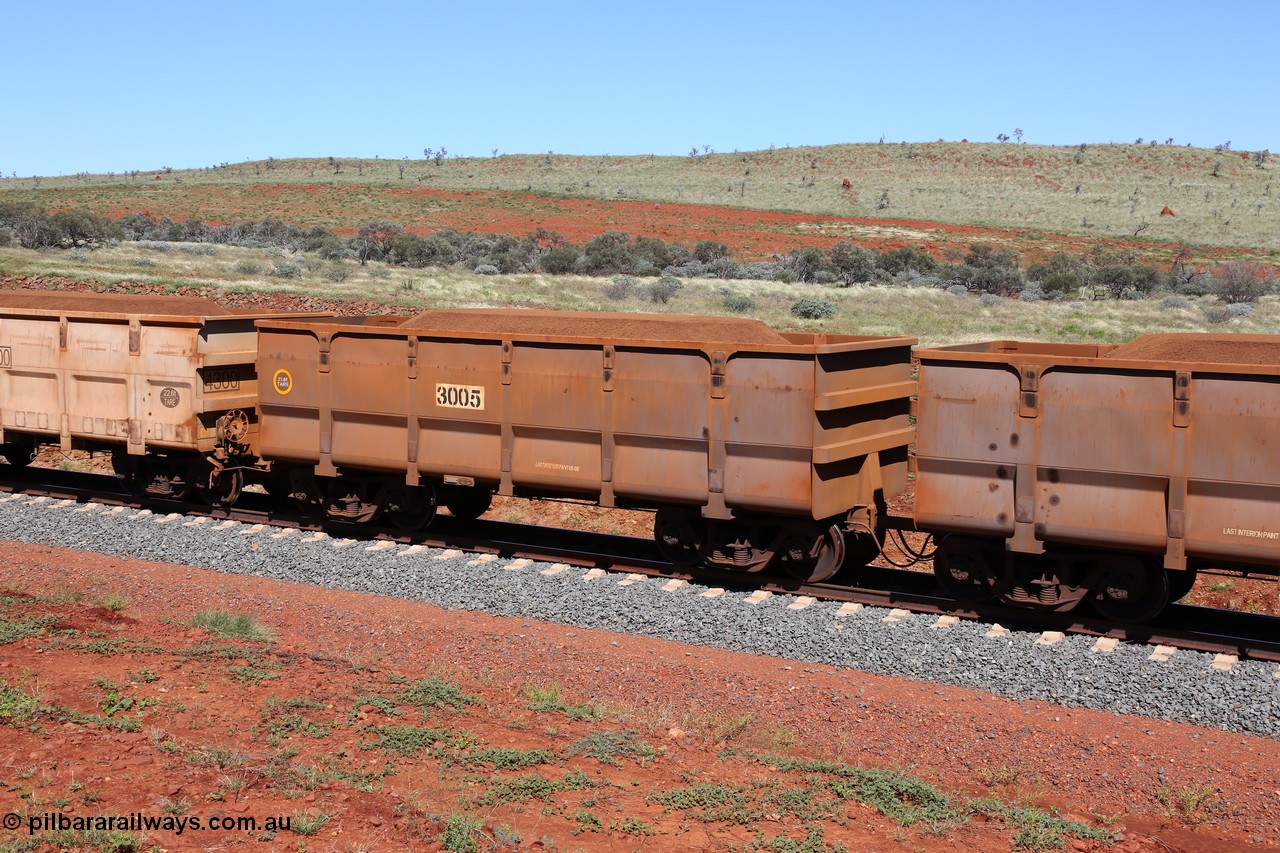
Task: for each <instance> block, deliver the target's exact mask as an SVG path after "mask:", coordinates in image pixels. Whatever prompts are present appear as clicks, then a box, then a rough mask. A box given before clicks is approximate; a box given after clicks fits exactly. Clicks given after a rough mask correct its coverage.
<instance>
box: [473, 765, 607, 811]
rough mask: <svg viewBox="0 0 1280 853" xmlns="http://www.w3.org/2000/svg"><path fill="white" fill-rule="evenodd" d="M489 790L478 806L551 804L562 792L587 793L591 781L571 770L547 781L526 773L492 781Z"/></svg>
mask: <svg viewBox="0 0 1280 853" xmlns="http://www.w3.org/2000/svg"><path fill="white" fill-rule="evenodd" d="M487 784H488V786H489V789H488V790H487V791H485V793H483V794H481V795H480V796H479V797H478V798H476V801H475V802H476V804H477V805H485V806H496V805H500V804H502V803H527V802H529V801H530V800H542V801H543V802H546V803H550V802H551V795H552V794H556V793H559V792H561V791H586V790H588V789H589V788H590V787H591V780H590V779H588V778H587V774H585V773H583V772H582V771H581V770H571V771H569V772H568V773H567V774H565V775H564V777H562V778H560V779H547V778H546V777H544V776H538V775H537V774H534V773H526V774H525V775H523V776H518V777H516V778H515V779H490V780H489V782H488V783H487Z"/></svg>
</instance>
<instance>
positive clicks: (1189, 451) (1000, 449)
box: [916, 341, 1280, 568]
mask: <svg viewBox="0 0 1280 853" xmlns="http://www.w3.org/2000/svg"><path fill="white" fill-rule="evenodd" d="M1111 349H1113V348H1112V347H1096V346H1072V345H1054V346H1049V345H1039V344H1027V343H1021V342H1016V341H998V342H992V343H990V344H985V345H983V344H979V345H969V346H965V347H947V348H942V349H935V350H922V351H920V352H919V353H918V355H919V357H920V359H921V371H920V426H921V432H920V440H919V445H918V451H917V452H918V456H919V477H918V481H917V496H916V506H917V520H918V523H919V524H920V525H921V526H922V527H934V528H936V529H940V530H952V531H957V532H967V533H975V534H987V535H992V534H994V535H1000V536H1005V537H1008V539H1009V547H1011V548H1012V549H1013V550H1027V551H1031V552H1034V551H1035V550H1036V549H1037V547H1040V546H1042V545H1043V544H1045V543H1049V544H1060V545H1081V546H1085V545H1089V546H1094V547H1096V546H1098V545H1106V546H1112V547H1117V548H1121V549H1129V550H1137V551H1145V552H1148V553H1156V554H1163V555H1164V557H1165V563H1166V565H1167V566H1169V567H1171V568H1182V567H1183V566H1185V559H1186V558H1187V557H1192V558H1203V559H1207V560H1214V559H1217V560H1225V561H1228V562H1246V563H1249V562H1252V563H1262V564H1267V565H1276V564H1277V562H1280V522H1277V520H1276V519H1277V518H1280V454H1277V452H1276V445H1275V442H1276V438H1275V436H1276V435H1277V432H1278V429H1277V428H1280V368H1276V367H1274V366H1270V365H1253V364H1250V365H1234V364H1218V363H1199V362H1196V363H1191V362H1169V363H1164V362H1153V361H1140V360H1132V359H1123V360H1122V359H1103V358H1099V356H1100V355H1102V354H1105V353H1106V352H1109V351H1110V350H1111ZM993 377H1000V378H998V379H996V378H993ZM1014 436H1016V437H1017V439H1018V448H1014V447H1012V446H1011V442H1010V441H1009V439H1010V438H1012V437H1014ZM984 439H986V440H987V448H989V450H984V447H983V440H984ZM993 468H994V470H992V469H993ZM1009 498H1012V505H1011V504H1010V502H1009ZM1010 522H1012V523H1013V526H1014V529H1010Z"/></svg>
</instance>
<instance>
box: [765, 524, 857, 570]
mask: <svg viewBox="0 0 1280 853" xmlns="http://www.w3.org/2000/svg"><path fill="white" fill-rule="evenodd" d="M844 557H845V538H844V531H842V530H841V529H840V526H839V525H838V524H829V525H827V527H826V528H825V529H824V528H822V527H819V526H818V525H816V524H815V525H813V526H812V527H811V528H808V529H806V528H800V529H797V530H796V531H795V532H793V533H788V534H787V537H786V542H785V547H784V548H783V550H782V553H781V562H782V568H784V569H785V570H786V571H787V574H789V575H791V576H792V577H793V578H795V579H796V580H799V581H804V582H806V583H817V582H818V581H824V580H826V579H827V578H829V577H831V576H832V575H834V574H835V573H836V572H838V571H840V566H841V565H843V564H844Z"/></svg>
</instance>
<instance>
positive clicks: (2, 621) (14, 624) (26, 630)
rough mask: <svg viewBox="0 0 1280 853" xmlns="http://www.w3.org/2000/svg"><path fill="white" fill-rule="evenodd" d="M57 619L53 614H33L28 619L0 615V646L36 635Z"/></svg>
mask: <svg viewBox="0 0 1280 853" xmlns="http://www.w3.org/2000/svg"><path fill="white" fill-rule="evenodd" d="M57 621H58V619H57V617H55V616H35V617H32V618H30V619H10V618H8V617H7V616H0V646H4V645H8V644H9V643H16V642H18V641H19V640H25V639H26V638H28V637H38V636H40V635H41V634H43V633H44V632H45V629H46V628H48V627H49V626H50V625H52V624H54V623H56V622H57Z"/></svg>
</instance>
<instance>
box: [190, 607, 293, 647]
mask: <svg viewBox="0 0 1280 853" xmlns="http://www.w3.org/2000/svg"><path fill="white" fill-rule="evenodd" d="M187 624H189V625H191V626H192V627H194V628H203V629H204V630H206V631H208V632H209V633H210V634H213V635H214V636H215V637H223V638H225V639H228V640H248V641H250V642H254V643H270V642H273V641H274V640H275V635H273V634H272V633H271V631H270V630H269V629H268V628H266V627H264V626H262V625H260V624H258V620H257V619H256V618H254V617H253V615H251V614H249V613H229V612H227V611H225V610H217V609H214V610H201V611H200V612H199V613H197V614H196V615H194V616H192V617H191V621H190V622H189V623H187Z"/></svg>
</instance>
